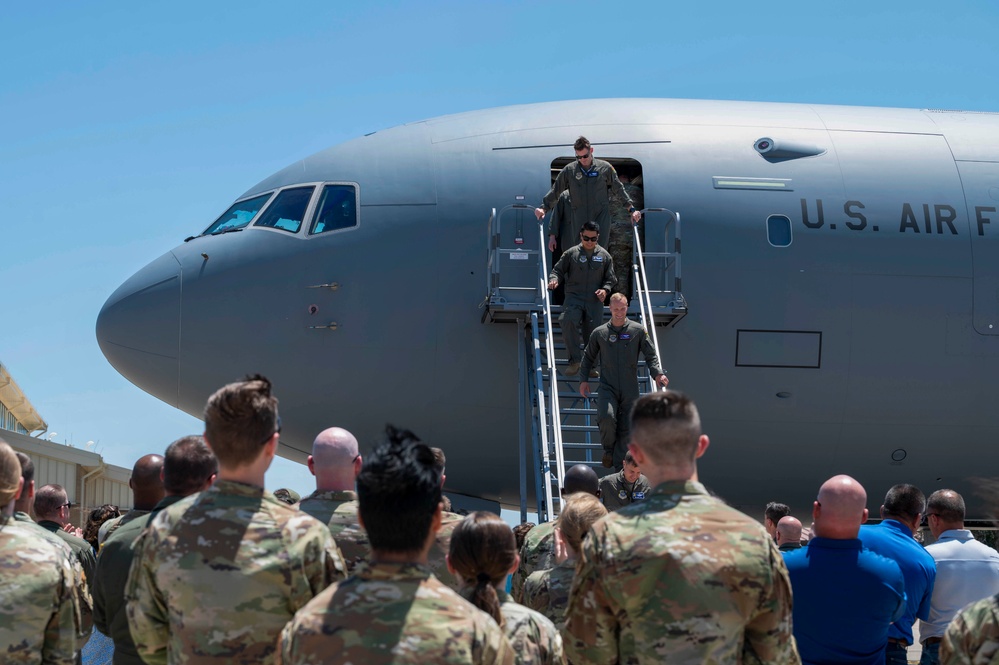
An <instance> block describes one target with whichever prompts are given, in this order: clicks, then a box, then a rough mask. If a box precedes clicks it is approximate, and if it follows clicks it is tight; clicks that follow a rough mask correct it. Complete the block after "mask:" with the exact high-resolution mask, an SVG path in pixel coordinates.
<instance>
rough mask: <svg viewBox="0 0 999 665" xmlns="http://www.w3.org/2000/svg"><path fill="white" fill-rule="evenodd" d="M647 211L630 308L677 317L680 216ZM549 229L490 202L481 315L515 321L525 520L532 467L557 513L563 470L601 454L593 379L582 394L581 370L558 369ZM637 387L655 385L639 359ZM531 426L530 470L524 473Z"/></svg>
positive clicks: (545, 506)
mask: <svg viewBox="0 0 999 665" xmlns="http://www.w3.org/2000/svg"><path fill="white" fill-rule="evenodd" d="M643 212H645V213H646V238H645V249H644V251H643V249H642V242H641V239H640V234H639V230H638V228H637V227H634V228H633V233H634V247H635V250H634V251H633V259H632V266H631V271H632V284H633V285H634V286H633V289H634V293H633V295H632V300H631V307H630V308H629V313H628V316H629V318H631V319H632V320H636V321H638V322H640V323H642V324H644V325H645V326H646V327H649V325H650V324H651V325H652V326H665V327H670V326H674V325H676V323H677V322H679V321H680V320H681V319H682V318H683V316H684V315H685V314H686V313H687V303H686V300H685V299H684V297H683V294H682V292H681V291H680V284H681V274H680V252H679V250H680V217H679V215H678V214H676V213H674V212H672V211H669V210H665V209H662V208H650V209H646V210H645V211H643ZM650 220H652V221H653V223H651V224H650V223H649V222H650ZM545 229H546V224H544V220H542V223H541V224H539V223H538V222H537V220H536V219H535V218H534V209H533V208H531V207H530V206H527V205H524V204H513V205H509V206H507V207H505V208H503V209H501V210H500V211H499V212H498V213H497V211H496V210H495V209H493V211H492V215H491V216H490V219H489V232H488V238H489V240H488V260H487V262H488V268H489V269H488V271H487V273H488V280H489V283H488V289H489V291H488V296H487V298H486V300H485V301H484V303H483V306H484V307H485V311H484V312H483V317H482V318H483V321H484V322H485V321H487V320H488V321H489V322H499V323H502V322H515V323H517V324H518V325H519V326H520V328H521V338H522V345H521V352H520V354H519V381H518V383H519V393H520V396H521V408H520V458H521V459H520V490H521V492H520V493H521V514H522V517H523V518H524V519H526V512H527V486H528V482H529V480H528V476H533V481H534V485H535V495H536V497H537V512H538V519H539V521H548V520H550V519H552V518H553V517H554V515H555V512H556V509H557V507H558V504H559V488H560V487H561V485H562V478H564V476H565V469H566V468H567V467H570V466H573V465H575V464H581V463H582V464H589V465H592V466H594V467H600V460H601V456H602V453H603V450H602V448H601V445H600V434H599V432H598V429H597V416H596V413H597V412H596V405H597V398H598V396H599V395H598V389H599V378H589V377H587V379H588V381H589V387H590V390H591V394H590V396H589V397H586V398H584V397H582V396H581V395H580V394H579V383H580V380H581V378H582V377H579V376H566V375H565V374H564V370H565V367H566V366H567V365H568V360H567V357H568V354H567V353H566V350H565V347H564V346H563V345H562V336H561V330H560V328H559V323H558V315H559V314H560V313H561V307H559V306H556V305H553V304H552V302H551V294H550V292H549V291H548V289H547V284H548V273H549V272H550V269H549V262H548V259H549V253H548V251H547V247H546V245H547V242H546V241H547V233H546V230H545ZM650 230H651V231H652V234H651V235H650ZM660 234H661V238H660ZM667 248H669V249H670V251H667ZM616 270H618V268H616ZM649 275H652V276H653V279H652V280H651V281H650V279H649ZM650 287H651V288H650ZM608 318H609V316H605V319H604V320H607V319H608ZM652 340H653V343H654V345H655V347H656V353H657V354H658V355H659V358H660V360H661V361H662V358H663V356H662V353H660V351H659V343H658V339H657V336H656V335H652ZM639 388H640V391H641V392H642V393H645V392H648V391H649V390H652V389H655V388H656V386H655V384H654V382H652V380H651V378H650V376H649V372H648V368H647V367H646V365H645V362H644V360H641V362H640V367H639ZM528 421H529V422H528ZM528 434H529V435H530V442H531V443H530V449H531V452H532V453H533V458H534V464H533V465H530V467H531V468H532V470H533V473H530V472H529V461H530V459H531V456H529V455H528V442H527V438H528Z"/></svg>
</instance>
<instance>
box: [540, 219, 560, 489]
mask: <svg viewBox="0 0 999 665" xmlns="http://www.w3.org/2000/svg"><path fill="white" fill-rule="evenodd" d="M538 242H539V243H540V245H539V247H540V248H541V260H540V261H539V262H538V268H539V273H540V274H539V280H540V283H539V286H540V288H541V304H542V308H543V310H544V313H545V355H546V356H547V362H548V396H549V398H550V399H551V423H552V443H553V444H554V446H555V470H556V471H557V472H558V479H559V484H561V483H562V482H563V481H564V478H565V453H564V451H563V450H562V414H561V413H560V410H559V400H558V376H557V374H556V371H555V341H554V339H553V338H554V327H553V326H552V307H551V295H550V294H549V292H548V253H547V252H546V251H545V226H544V218H542V220H541V223H540V224H539V225H538Z"/></svg>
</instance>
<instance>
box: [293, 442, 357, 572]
mask: <svg viewBox="0 0 999 665" xmlns="http://www.w3.org/2000/svg"><path fill="white" fill-rule="evenodd" d="M363 461H364V460H363V458H362V457H361V452H360V448H359V447H358V444H357V439H356V438H355V437H354V435H353V434H351V433H350V432H348V431H347V430H345V429H343V428H342V427H329V428H327V429H324V430H323V431H322V432H320V433H319V434H318V435H317V436H316V438H315V440H314V441H313V442H312V454H311V455H309V459H308V465H309V472H311V473H312V475H313V476H315V477H316V491H315V492H313V493H312V494H310V495H309V496H307V497H305V498H304V499H302V501H301V503H299V504H298V509H299V510H301V511H302V512H303V513H307V514H309V515H312V516H313V517H315V518H316V519H317V520H319V521H320V522H322V523H323V524H325V525H326V526H328V527H329V530H330V533H331V534H333V538H334V540H336V544H337V545H339V546H340V551H341V552H343V558H344V560H345V561H346V562H347V571H348V572H353V571H354V567H355V566H356V565H357V564H358V563H360V562H361V561H364V560H365V559H366V558H367V557H368V538H367V536H366V535H365V534H364V530H363V529H362V528H361V527H360V525H359V524H358V521H357V492H356V491H355V490H354V484H355V482H356V479H357V474H358V473H360V472H361V464H362V463H363Z"/></svg>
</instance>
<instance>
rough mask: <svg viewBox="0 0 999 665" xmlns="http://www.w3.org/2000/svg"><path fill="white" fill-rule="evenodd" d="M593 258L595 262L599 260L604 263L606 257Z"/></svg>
mask: <svg viewBox="0 0 999 665" xmlns="http://www.w3.org/2000/svg"><path fill="white" fill-rule="evenodd" d="M593 260H594V261H595V262H597V263H603V260H604V257H602V256H594V257H593Z"/></svg>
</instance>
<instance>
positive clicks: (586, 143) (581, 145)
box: [572, 136, 591, 150]
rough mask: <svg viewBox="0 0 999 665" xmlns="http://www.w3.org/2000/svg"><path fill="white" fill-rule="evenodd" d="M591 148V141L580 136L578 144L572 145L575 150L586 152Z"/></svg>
mask: <svg viewBox="0 0 999 665" xmlns="http://www.w3.org/2000/svg"><path fill="white" fill-rule="evenodd" d="M590 147H591V146H590V139H588V138H586V137H585V136H580V137H579V138H578V139H576V142H575V143H573V144H572V149H573V150H586V149H588V148H590Z"/></svg>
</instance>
